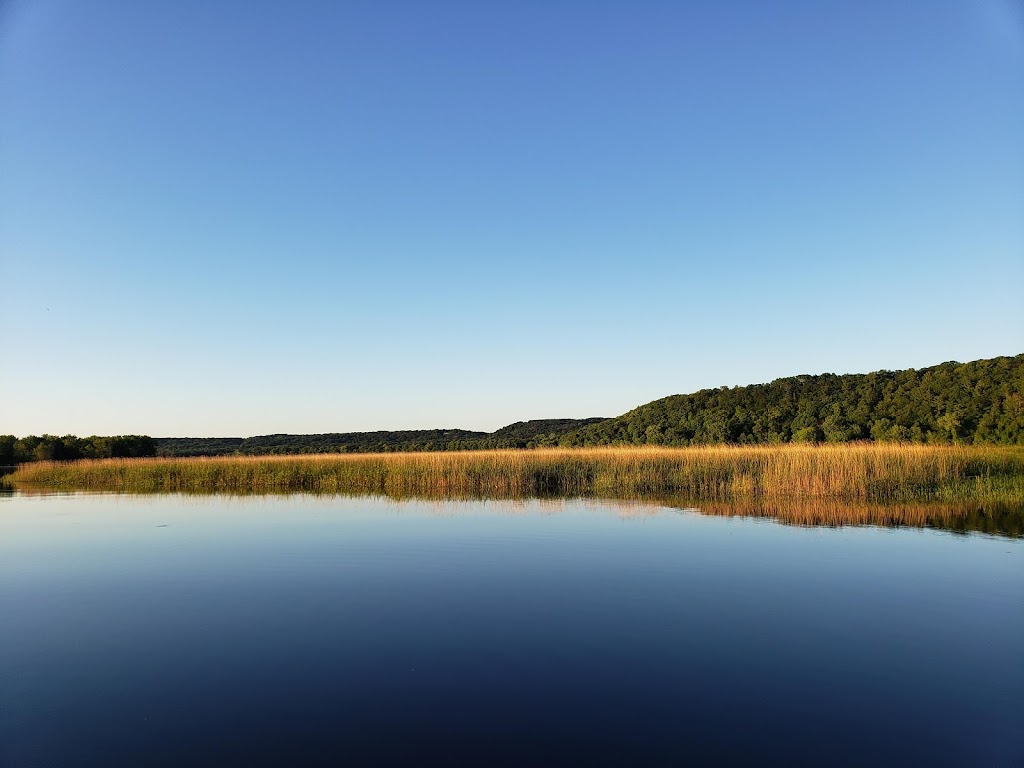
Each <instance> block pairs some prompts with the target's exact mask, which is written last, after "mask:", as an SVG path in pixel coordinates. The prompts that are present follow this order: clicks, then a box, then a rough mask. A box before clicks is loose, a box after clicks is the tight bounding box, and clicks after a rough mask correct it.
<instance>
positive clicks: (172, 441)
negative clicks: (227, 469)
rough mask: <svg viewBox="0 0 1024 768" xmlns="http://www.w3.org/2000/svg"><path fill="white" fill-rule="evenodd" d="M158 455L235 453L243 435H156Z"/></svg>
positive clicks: (223, 454)
mask: <svg viewBox="0 0 1024 768" xmlns="http://www.w3.org/2000/svg"><path fill="white" fill-rule="evenodd" d="M153 439H154V440H155V441H156V455H157V456H228V455H230V454H232V453H235V452H236V451H237V450H238V448H239V446H241V445H242V442H243V441H244V439H245V438H242V437H156V438H153Z"/></svg>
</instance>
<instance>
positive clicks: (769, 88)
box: [0, 0, 1024, 436]
mask: <svg viewBox="0 0 1024 768" xmlns="http://www.w3.org/2000/svg"><path fill="white" fill-rule="evenodd" d="M0 281H2V288H3V290H2V293H0V323H2V326H0V327H2V329H3V362H2V363H0V432H11V433H14V434H18V435H25V434H29V433H40V432H44V431H45V432H51V433H58V434H63V433H68V432H72V433H77V434H91V433H99V434H109V433H125V432H134V433H146V434H151V435H196V436H202V435H240V436H244V435H251V434H263V433H270V432H326V431H348V430H367V429H394V428H428V427H463V428H470V429H488V430H490V429H494V428H497V427H499V426H501V425H503V424H506V423H509V422H512V421H516V420H521V419H530V418H546V417H563V416H565V417H568V416H572V417H582V416H594V415H597V416H614V415H618V414H620V413H622V412H624V411H626V410H628V409H630V408H632V407H634V406H636V405H639V404H641V403H644V402H647V401H650V400H652V399H655V398H658V397H661V396H664V395H668V394H673V393H679V392H690V391H694V390H697V389H701V388H704V387H715V386H720V385H723V384H727V385H734V384H748V383H755V382H761V381H770V380H771V379H773V378H778V377H780V376H786V375H792V374H796V373H819V372H824V371H832V372H837V373H842V372H858V371H869V370H875V369H880V368H890V369H895V368H906V367H921V366H925V365H931V364H935V363H940V362H943V361H946V360H954V359H955V360H962V361H966V360H972V359H977V358H982V357H991V356H995V355H1000V354H1017V353H1020V352H1022V351H1024V300H1022V298H1021V297H1022V295H1024V12H1022V9H1021V5H1020V4H1019V3H1016V2H1014V1H1013V0H973V1H968V0H963V1H956V0H918V1H917V2H901V3H893V2H889V1H888V0H884V1H881V2H852V1H851V2H845V3H822V2H819V1H818V0H808V1H807V2H799V1H795V0H794V1H787V2H780V3H764V2H723V3H719V2H701V3H696V2H695V3H683V2H617V3H612V2H558V1H557V0H555V1H554V2H522V3H520V2H516V3H479V2H465V3H450V2H433V3H422V2H407V3H397V2H396V3H391V2H380V1H371V2H362V3H361V2H342V3H328V2H324V3H294V4H282V3H258V2H217V3H211V2H173V3H172V2H167V3H138V2H128V1H127V0H126V1H125V2H103V1H102V0H100V1H98V2H90V3H81V2H72V1H71V0H33V1H32V2H24V1H23V2H17V1H15V2H13V3H7V4H5V5H4V7H2V8H0Z"/></svg>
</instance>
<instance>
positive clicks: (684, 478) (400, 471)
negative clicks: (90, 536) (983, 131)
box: [9, 444, 1024, 502]
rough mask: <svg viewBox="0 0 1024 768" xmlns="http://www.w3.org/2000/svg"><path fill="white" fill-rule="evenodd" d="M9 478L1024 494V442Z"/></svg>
mask: <svg viewBox="0 0 1024 768" xmlns="http://www.w3.org/2000/svg"><path fill="white" fill-rule="evenodd" d="M9 479H10V482H12V483H13V484H14V485H15V486H18V487H25V486H36V487H46V488H51V489H59V490H96V491H121V492H153V491H177V492H230V493H252V492H280V491H310V492H315V493H368V494H383V495H388V496H396V497H401V496H417V495H429V496H434V497H440V496H450V497H473V498H518V497H528V496H548V495H569V496H606V497H612V498H623V497H643V496H649V495H659V494H674V495H679V496H686V497H689V498H693V499H705V500H724V499H730V498H736V497H741V498H751V497H755V498H777V497H795V498H834V499H844V500H860V501H873V502H891V501H913V500H922V499H935V500H950V501H951V500H955V499H970V498H983V497H984V498H1000V499H1004V500H1008V501H1024V449H1020V448H1005V447H994V446H993V447H988V446H924V445H893V444H847V445H835V446H832V445H825V446H796V445H784V446H756V447H736V446H713V447H694V448H654V447H644V448H637V447H608V448H581V449H561V448H555V449H539V450H532V451H516V450H498V451H467V452H461V453H454V452H452V453H388V454H347V455H346V454H332V455H317V456H279V457H265V456H261V457H235V456H229V457H216V458H201V459H105V460H98V461H78V462H38V463H34V464H26V465H22V466H21V467H20V468H19V469H18V470H17V471H16V472H15V473H14V474H13V475H10V476H9Z"/></svg>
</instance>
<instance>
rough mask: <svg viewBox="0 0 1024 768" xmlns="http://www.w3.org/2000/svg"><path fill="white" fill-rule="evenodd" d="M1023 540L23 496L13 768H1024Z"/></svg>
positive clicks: (14, 528) (591, 513)
mask: <svg viewBox="0 0 1024 768" xmlns="http://www.w3.org/2000/svg"><path fill="white" fill-rule="evenodd" d="M1022 650H1024V539H1020V538H1011V537H1003V536H994V535H987V534H979V533H969V534H964V533H953V532H949V531H943V530H934V529H922V528H881V527H869V526H864V527H800V526H795V525H783V524H781V523H779V522H776V521H773V520H770V519H763V518H746V517H742V516H734V517H723V516H706V515H702V514H700V513H699V512H695V511H692V510H685V509H673V508H668V507H663V506H655V505H651V506H648V505H644V504H622V503H619V504H617V503H610V502H609V503H604V502H598V501H580V500H575V501H573V500H567V501H521V502H472V501H461V502H455V501H453V502H428V501H394V500H388V499H381V498H344V497H314V496H288V497H274V496H255V497H245V498H232V497H222V496H195V497H188V496H117V495H63V496H62V495H53V496H46V495H42V496H26V495H20V494H13V495H7V496H3V497H0V765H3V766H5V768H22V767H23V766H47V767H48V768H49V767H51V766H119V765H125V766H164V765H166V766H180V765H190V766H195V765H226V764H236V765H246V766H261V765H267V766H270V765H302V764H318V763H322V764H332V765H333V764H340V763H350V764H381V763H411V762H417V763H427V762H438V763H440V762H445V763H449V764H450V763H465V764H470V763H471V764H483V765H495V764H507V765H531V764H533V765H535V764H544V763H547V764H567V763H569V764H572V763H575V764H587V765H595V764H615V765H620V764H624V763H632V764H681V763H686V762H700V763H715V764H728V763H738V764H755V763H758V764H759V763H766V762H778V763H785V764H791V765H792V764H806V765H821V764H831V765H836V764H848V765H866V764H871V765H898V764H904V765H906V764H919V765H982V766H986V765H993V766H1001V765H1007V766H1010V765H1016V766H1019V765H1021V764H1024V717H1022V713H1024V653H1022Z"/></svg>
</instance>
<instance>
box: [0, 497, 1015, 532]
mask: <svg viewBox="0 0 1024 768" xmlns="http://www.w3.org/2000/svg"><path fill="white" fill-rule="evenodd" d="M14 495H21V496H78V495H82V496H116V497H120V498H132V497H138V498H146V497H152V496H181V497H185V498H187V497H190V496H192V497H197V498H198V497H205V496H219V497H223V498H250V497H260V496H263V497H267V498H303V497H307V498H321V499H331V498H372V499H380V500H382V501H384V502H385V503H393V504H396V505H400V504H402V503H404V502H407V501H425V502H432V503H433V504H434V506H435V508H436V510H437V514H446V515H455V514H459V511H460V510H464V509H465V508H466V507H465V505H464V504H461V503H460V502H467V501H476V502H481V501H482V502H501V504H500V505H498V507H496V508H498V509H500V510H501V511H503V512H506V513H513V512H514V511H515V510H517V509H520V510H525V509H528V508H529V509H532V510H534V511H536V510H538V509H539V510H542V511H543V513H546V514H557V513H558V512H559V511H561V510H563V509H564V508H565V507H566V505H567V504H574V503H576V502H577V501H580V500H584V501H591V502H595V503H599V504H601V505H603V506H604V507H606V508H608V509H612V510H615V511H616V513H617V514H618V515H619V516H620V517H623V518H626V517H643V516H649V515H656V514H661V513H664V512H665V511H666V510H674V511H677V512H679V511H684V512H694V513H699V514H703V515H713V516H716V517H756V518H765V519H770V520H774V521H777V522H780V523H783V524H785V525H798V526H825V527H831V528H835V527H842V526H863V525H870V526H879V527H884V528H903V527H909V528H933V529H938V530H944V531H951V532H955V533H986V534H992V535H997V536H1009V537H1013V538H1021V537H1024V503H1010V502H991V501H989V502H984V503H978V502H963V501H961V502H941V501H934V502H919V503H877V502H862V501H855V500H841V499H820V498H799V497H793V498H781V499H780V498H772V499H764V498H743V499H734V500H731V501H705V500H699V499H691V498H685V497H679V496H659V495H647V496H633V497H628V498H606V497H571V498H570V497H561V496H540V497H536V496H534V497H522V496H515V497H493V496H490V497H480V496H458V497H454V496H451V495H445V496H442V495H436V494H415V495H410V494H401V495H390V496H363V495H361V494H334V493H332V494H315V493H309V492H304V493H294V492H282V493H276V494H275V493H252V494H247V493H246V494H239V493H224V492H220V493H218V492H208V493H207V492H198V493H188V494H181V493H151V494H139V493H132V494H124V493H121V494H110V493H105V492H101V493H97V492H83V491H73V492H54V491H50V490H46V489H32V488H25V487H22V488H19V489H18V490H13V489H10V488H8V489H6V490H4V488H3V486H2V485H0V497H3V496H14Z"/></svg>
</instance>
